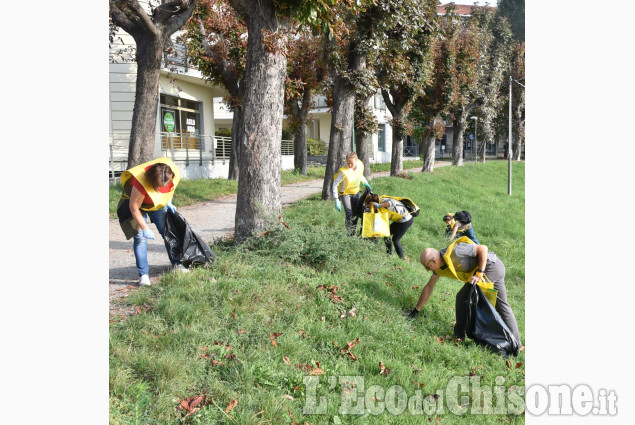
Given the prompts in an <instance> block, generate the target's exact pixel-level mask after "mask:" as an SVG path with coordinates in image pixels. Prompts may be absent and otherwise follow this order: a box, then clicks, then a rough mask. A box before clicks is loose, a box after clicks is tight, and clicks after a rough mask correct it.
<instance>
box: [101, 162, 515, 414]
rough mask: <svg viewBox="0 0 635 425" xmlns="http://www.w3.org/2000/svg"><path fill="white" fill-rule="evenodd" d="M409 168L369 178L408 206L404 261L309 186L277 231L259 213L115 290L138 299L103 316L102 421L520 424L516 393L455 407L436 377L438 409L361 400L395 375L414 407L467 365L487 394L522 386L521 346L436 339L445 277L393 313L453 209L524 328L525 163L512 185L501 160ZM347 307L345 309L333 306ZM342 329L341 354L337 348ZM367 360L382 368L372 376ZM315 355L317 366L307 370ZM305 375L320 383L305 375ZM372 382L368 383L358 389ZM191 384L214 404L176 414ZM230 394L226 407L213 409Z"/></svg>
mask: <svg viewBox="0 0 635 425" xmlns="http://www.w3.org/2000/svg"><path fill="white" fill-rule="evenodd" d="M410 176H411V177H412V179H408V180H406V179H403V178H396V177H382V178H375V179H373V183H372V185H373V189H374V191H376V192H377V193H380V194H383V193H385V194H390V195H396V196H407V197H409V198H411V199H412V200H414V201H415V202H416V203H417V204H418V205H419V206H420V207H421V214H420V215H419V217H417V218H415V222H414V224H413V225H412V227H411V228H410V230H409V231H408V233H407V234H406V235H405V237H404V238H403V239H402V244H403V246H404V249H405V252H406V255H407V256H408V257H410V258H411V261H409V262H404V261H401V260H400V259H399V258H397V257H396V256H395V257H388V256H387V255H386V254H385V251H384V247H383V243H381V242H380V243H379V244H374V243H373V242H372V241H368V240H362V239H357V238H347V237H346V236H345V235H344V233H345V232H344V222H343V221H344V216H343V214H342V213H338V212H337V211H336V210H335V209H334V208H333V206H332V203H331V202H326V201H322V200H320V199H319V198H320V197H319V195H317V194H316V195H313V196H311V197H309V198H308V199H305V200H302V201H300V202H297V203H296V204H294V205H292V206H290V207H288V208H285V210H284V220H285V222H287V223H288V224H289V226H290V229H289V230H287V229H285V228H281V227H278V226H275V225H272V228H271V233H270V234H268V236H263V237H259V238H253V239H251V240H249V241H248V242H246V243H245V244H243V245H242V246H240V247H235V246H233V245H232V244H231V243H230V242H228V241H225V242H218V243H216V244H214V245H212V249H213V251H214V252H215V253H216V254H217V255H218V260H217V261H216V262H215V263H214V264H213V265H211V267H209V268H199V269H196V270H194V271H192V272H191V273H189V274H187V275H179V274H176V273H168V274H165V275H164V276H163V277H162V279H161V281H160V283H159V284H156V285H153V286H151V287H147V288H140V289H139V290H136V291H135V292H133V293H132V294H131V295H130V296H129V297H127V298H126V299H124V301H123V302H125V303H127V304H130V305H134V306H138V307H140V309H139V311H140V312H141V313H140V314H136V315H134V316H132V317H129V318H127V319H126V320H122V321H118V322H112V323H111V324H110V379H109V383H110V385H109V393H110V398H109V400H110V423H111V424H137V423H138V424H142V423H153V424H182V423H191V424H234V423H235V424H293V423H300V424H305V423H306V422H308V423H310V424H333V423H335V424H338V423H341V424H365V423H372V424H392V423H400V424H420V423H428V422H430V423H441V424H463V423H474V424H490V423H491V424H494V423H496V424H498V423H512V424H513V423H524V416H523V414H522V411H523V408H524V405H521V408H520V411H521V414H520V415H515V414H496V415H480V414H476V413H475V412H474V411H470V409H469V408H468V409H466V411H467V413H465V414H460V413H462V411H461V409H460V408H458V407H456V403H454V402H453V401H452V399H451V397H450V395H451V391H449V392H445V393H444V397H442V398H439V400H440V401H437V402H436V403H437V405H438V404H441V405H443V406H444V409H443V411H438V410H435V409H432V410H434V411H432V412H431V415H425V414H423V415H416V414H413V412H412V411H411V410H410V409H409V408H405V411H404V412H403V413H401V414H399V415H398V416H395V415H394V414H393V413H399V410H400V409H397V410H396V411H395V409H394V408H393V407H395V406H393V404H391V403H390V400H388V401H389V402H388V403H387V406H388V407H390V411H388V410H386V409H382V408H381V406H382V405H381V404H375V403H374V401H375V399H374V398H373V397H377V399H379V400H380V401H383V400H384V395H383V394H382V393H381V392H382V391H386V392H387V393H388V394H394V390H391V391H393V392H392V393H391V392H390V391H388V390H389V388H391V387H392V386H394V385H398V386H400V387H401V388H403V390H405V394H406V395H407V397H409V400H411V401H413V400H414V401H416V399H415V398H411V397H413V396H415V395H416V391H417V390H419V391H420V392H421V393H420V396H421V398H422V399H423V400H426V402H424V404H423V406H424V408H426V406H427V407H428V408H429V407H431V406H432V407H434V406H435V404H434V403H432V400H434V398H433V397H432V395H433V394H435V393H436V392H444V391H445V390H446V388H447V387H448V384H449V383H451V382H453V381H452V380H453V378H452V377H455V376H456V377H462V378H460V379H464V380H467V379H473V380H476V379H480V386H481V387H485V386H489V387H490V388H493V389H494V394H498V392H497V391H514V388H515V389H516V390H518V389H519V390H520V392H519V393H520V394H524V362H525V359H524V356H525V354H524V352H521V353H520V355H519V356H518V357H516V358H511V359H510V360H511V364H509V365H508V364H507V363H506V362H505V359H503V358H501V357H500V356H498V355H495V354H492V353H490V352H489V351H487V350H485V349H483V348H481V347H479V346H477V345H475V344H474V343H473V342H472V341H471V340H469V339H468V340H467V341H466V342H465V343H464V344H462V345H455V344H453V343H452V342H451V338H450V339H444V338H446V336H448V335H450V336H451V335H452V324H453V321H454V295H455V293H456V292H457V291H458V289H459V288H460V287H461V283H460V282H458V281H452V280H449V279H445V278H443V279H441V280H440V281H439V283H438V284H437V286H436V288H435V292H434V293H433V295H432V297H431V298H430V300H429V302H428V303H427V304H426V305H425V307H424V311H425V313H426V317H422V315H420V316H419V317H418V318H417V319H416V320H414V321H410V320H409V319H408V318H406V317H405V314H406V312H407V311H409V310H410V309H411V308H412V307H413V306H414V304H415V303H416V300H417V298H418V296H419V294H420V292H421V289H422V287H423V286H424V285H425V283H426V282H427V280H428V278H429V277H430V273H428V272H426V271H425V269H424V268H423V267H422V266H421V265H420V264H419V262H418V256H419V253H420V252H421V250H423V249H424V248H426V247H428V246H432V247H436V248H441V247H443V246H446V245H447V240H446V239H445V236H444V229H445V226H444V223H443V222H442V220H441V218H442V217H443V215H444V214H445V213H447V212H455V211H458V210H463V209H465V210H468V211H470V213H471V214H472V217H473V222H474V228H475V233H476V236H477V237H478V238H479V240H480V241H481V242H482V243H484V244H486V245H488V247H489V248H490V250H491V251H493V252H495V253H496V254H498V255H499V257H500V258H501V259H502V260H503V261H504V263H505V265H506V268H507V276H506V287H507V291H508V298H509V301H510V304H511V306H512V308H513V309H514V313H515V315H516V318H517V320H518V325H519V330H520V335H521V339H523V340H524V329H525V326H524V324H525V320H524V318H525V311H524V281H525V274H524V240H525V238H524V205H525V199H524V163H518V164H514V180H513V185H514V186H513V196H511V197H509V196H507V164H506V163H503V162H490V163H486V164H478V165H476V164H466V165H465V166H463V167H443V168H438V169H437V170H435V172H434V173H412V174H411V175H410ZM321 285H325V286H326V287H329V286H330V285H335V286H337V287H338V289H337V291H336V294H335V295H337V296H339V297H341V300H337V299H335V300H337V301H338V302H337V303H335V302H333V301H334V300H333V299H331V298H334V297H333V295H332V296H331V298H329V296H328V291H327V290H325V289H320V287H321ZM353 307H354V308H356V315H357V317H356V318H354V317H352V316H350V315H347V316H346V318H345V319H342V318H340V315H341V313H342V311H349V310H351V309H352V308H353ZM278 333H279V334H280V335H279V336H277V337H276V336H275V335H274V336H272V334H278ZM271 338H273V340H274V341H275V342H276V344H275V345H274V344H273V342H272V339H271ZM442 338H443V340H441V339H442ZM357 339H359V342H358V343H357V344H356V345H355V347H354V348H352V349H351V350H350V352H351V353H352V354H353V355H354V356H355V357H356V358H357V360H353V359H352V358H351V357H350V356H349V355H347V354H346V351H344V353H342V350H343V349H344V348H345V347H346V346H347V343H348V342H353V341H356V340H357ZM212 360H214V361H215V362H221V363H220V364H215V363H214V362H212ZM380 362H382V364H383V365H385V366H386V367H387V368H389V369H390V373H389V374H387V375H385V374H380V367H379V363H380ZM318 363H319V366H318ZM517 364H518V367H516V366H517ZM318 367H319V369H321V371H323V373H324V374H323V375H321V374H317V375H311V372H313V373H318V372H315V370H316V369H317V368H318ZM470 374H474V377H472V378H469V375H470ZM352 377H358V378H352ZM307 379H308V380H310V379H317V380H318V381H319V383H320V386H319V387H318V388H317V389H315V388H313V389H312V387H310V385H308V384H307V382H305V380H307ZM362 379H363V381H364V382H363V386H364V388H363V389H362V387H361V383H360V380H362ZM352 382H354V383H355V386H354V385H353V384H352ZM372 386H378V387H375V388H376V389H377V388H380V389H381V391H380V392H379V393H375V394H374V395H373V394H370V395H369V392H368V390H369V388H371V387H372ZM510 388H511V389H510ZM355 389H356V390H358V391H359V392H360V394H361V395H362V396H363V395H364V394H365V395H366V396H367V399H368V401H367V403H368V404H366V405H365V406H366V407H368V408H370V412H368V411H362V412H361V413H362V414H359V415H348V414H343V413H342V411H340V410H339V409H340V407H341V406H342V398H343V397H344V398H345V397H347V395H348V394H351V392H352V391H354V390H355ZM471 389H472V390H473V389H474V387H471ZM363 391H367V392H366V393H364V392H363ZM312 392H313V393H314V394H316V395H317V396H318V397H324V400H325V401H326V411H325V413H324V414H316V415H310V414H304V413H303V408H304V406H305V404H306V400H307V397H309V396H310V394H311V393H312ZM454 393H455V394H456V391H454ZM199 394H206V395H208V396H209V395H211V396H213V403H209V404H207V405H205V406H203V407H202V408H201V409H200V410H199V411H197V412H195V413H194V414H193V415H191V416H188V417H185V414H186V412H185V411H184V410H180V409H179V408H178V406H179V404H180V402H181V400H185V399H187V398H188V397H192V396H197V395H199ZM459 395H462V396H464V397H467V399H468V400H469V402H470V403H471V405H472V406H474V405H475V404H476V402H477V400H476V395H475V393H474V392H473V391H470V390H467V391H465V392H464V393H461V394H459ZM233 400H237V404H236V406H235V407H234V408H233V409H228V410H227V412H226V409H227V408H228V407H230V403H232V401H233ZM521 401H522V400H521ZM318 402H319V398H318ZM426 403H427V404H426ZM352 404H353V406H354V405H356V403H355V402H353V403H352ZM395 404H396V403H395ZM413 406H414V407H416V405H414V404H413ZM199 407H200V406H199ZM391 411H392V412H393V413H391ZM452 411H454V412H456V413H452ZM375 413H377V414H375ZM414 413H417V412H416V411H414Z"/></svg>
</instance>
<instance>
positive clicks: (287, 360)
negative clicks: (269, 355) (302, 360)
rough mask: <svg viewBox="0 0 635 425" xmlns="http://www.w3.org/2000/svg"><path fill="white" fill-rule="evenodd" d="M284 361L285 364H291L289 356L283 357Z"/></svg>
mask: <svg viewBox="0 0 635 425" xmlns="http://www.w3.org/2000/svg"><path fill="white" fill-rule="evenodd" d="M282 361H283V362H285V364H291V361H290V360H289V358H288V357H287V356H284V357H282Z"/></svg>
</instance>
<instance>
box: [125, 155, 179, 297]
mask: <svg viewBox="0 0 635 425" xmlns="http://www.w3.org/2000/svg"><path fill="white" fill-rule="evenodd" d="M175 170H176V172H175ZM179 181H180V174H179V171H178V167H176V165H174V163H173V162H172V161H171V160H170V159H168V158H166V157H163V158H159V159H156V160H153V161H150V162H146V163H145V164H141V165H138V166H136V167H133V168H131V169H130V170H127V171H125V172H124V173H123V174H122V175H121V183H122V185H123V194H122V197H121V199H120V201H119V207H118V208H117V215H118V217H119V224H120V225H121V228H122V230H123V231H124V234H125V235H126V238H127V239H130V238H134V243H133V251H134V254H135V259H136V264H137V270H138V271H139V285H150V277H149V265H148V251H147V243H148V242H147V241H148V239H155V236H154V233H153V232H152V230H150V228H149V227H148V223H147V222H146V220H147V217H148V216H149V217H150V221H151V222H152V223H154V224H155V226H156V227H157V230H158V231H159V233H160V234H161V236H162V237H163V236H164V234H165V220H166V214H167V210H168V209H170V210H171V211H173V212H174V211H175V210H176V208H174V205H172V197H173V196H174V190H175V189H176V186H177V184H178V183H179ZM168 256H169V250H168ZM170 263H172V266H173V267H175V268H176V269H178V270H181V271H185V272H187V271H188V270H187V269H186V268H185V267H183V265H181V263H180V261H178V260H176V261H175V260H174V259H172V258H170Z"/></svg>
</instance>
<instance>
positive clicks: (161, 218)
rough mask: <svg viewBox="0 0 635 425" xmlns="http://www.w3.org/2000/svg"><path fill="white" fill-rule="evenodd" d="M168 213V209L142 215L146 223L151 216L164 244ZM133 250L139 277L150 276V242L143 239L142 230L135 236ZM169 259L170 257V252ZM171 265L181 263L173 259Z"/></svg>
mask: <svg viewBox="0 0 635 425" xmlns="http://www.w3.org/2000/svg"><path fill="white" fill-rule="evenodd" d="M167 211H168V208H167V207H165V208H163V209H161V210H157V211H141V215H142V216H143V219H144V220H145V221H146V223H147V222H148V216H150V220H151V221H152V222H153V223H154V224H155V226H157V230H158V231H159V233H160V234H161V237H162V238H163V241H164V242H165V236H164V235H165V219H166V214H167ZM132 249H133V251H134V256H135V260H136V262H137V270H138V271H139V276H142V275H144V274H148V273H149V271H150V266H149V265H148V240H147V239H146V238H144V237H143V231H142V230H141V229H139V233H137V234H136V235H134V243H133V245H132ZM166 249H167V244H166ZM168 257H170V254H169V251H168ZM170 263H171V264H172V267H174V266H176V265H178V264H181V262H180V261H174V260H173V259H172V258H171V257H170Z"/></svg>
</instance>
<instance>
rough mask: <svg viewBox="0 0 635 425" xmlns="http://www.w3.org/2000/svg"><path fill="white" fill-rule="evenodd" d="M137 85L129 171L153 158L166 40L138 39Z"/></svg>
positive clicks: (129, 153) (129, 148)
mask: <svg viewBox="0 0 635 425" xmlns="http://www.w3.org/2000/svg"><path fill="white" fill-rule="evenodd" d="M135 41H136V43H137V53H136V61H137V83H136V87H135V102H134V108H133V110H132V128H131V130H130V144H129V146H128V168H132V167H134V166H136V165H139V164H143V163H144V162H148V161H150V160H152V159H153V156H154V139H155V134H156V125H157V110H158V107H159V99H158V98H159V74H160V69H161V55H162V53H163V45H164V42H165V40H164V39H162V38H156V39H152V40H150V41H149V40H135Z"/></svg>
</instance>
